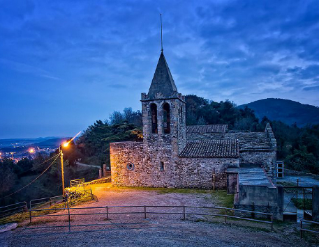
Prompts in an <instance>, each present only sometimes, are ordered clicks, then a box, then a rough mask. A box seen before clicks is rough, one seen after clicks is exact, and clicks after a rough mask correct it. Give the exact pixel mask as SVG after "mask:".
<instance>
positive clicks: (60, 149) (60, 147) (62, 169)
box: [59, 142, 70, 197]
mask: <svg viewBox="0 0 319 247" xmlns="http://www.w3.org/2000/svg"><path fill="white" fill-rule="evenodd" d="M69 143H70V142H64V143H62V145H60V146H59V153H60V158H61V175H62V191H63V197H64V196H65V191H64V165H63V152H62V146H63V147H65V148H66V147H68V146H69Z"/></svg>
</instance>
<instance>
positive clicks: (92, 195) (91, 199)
mask: <svg viewBox="0 0 319 247" xmlns="http://www.w3.org/2000/svg"><path fill="white" fill-rule="evenodd" d="M90 190H91V200H93V199H94V197H93V192H92V188H90Z"/></svg>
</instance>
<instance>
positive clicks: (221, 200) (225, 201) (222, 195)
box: [212, 190, 234, 208]
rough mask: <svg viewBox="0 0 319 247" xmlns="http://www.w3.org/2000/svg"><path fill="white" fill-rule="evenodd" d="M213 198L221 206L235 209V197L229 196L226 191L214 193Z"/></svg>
mask: <svg viewBox="0 0 319 247" xmlns="http://www.w3.org/2000/svg"><path fill="white" fill-rule="evenodd" d="M212 196H213V198H214V199H216V200H217V202H218V204H219V206H221V207H226V208H233V206H234V195H228V194H227V191H226V190H216V191H213V192H212Z"/></svg>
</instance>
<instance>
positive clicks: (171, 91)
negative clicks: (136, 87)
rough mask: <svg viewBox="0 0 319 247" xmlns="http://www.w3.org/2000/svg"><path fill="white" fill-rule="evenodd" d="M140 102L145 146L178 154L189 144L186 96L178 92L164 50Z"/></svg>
mask: <svg viewBox="0 0 319 247" xmlns="http://www.w3.org/2000/svg"><path fill="white" fill-rule="evenodd" d="M141 101H142V114H143V140H144V147H145V148H147V149H148V150H150V149H154V148H155V149H156V150H166V151H167V152H172V155H174V154H177V155H178V154H179V153H180V152H181V151H182V149H183V148H184V147H185V144H186V116H185V113H186V106H185V97H184V96H182V94H180V93H178V91H177V88H176V85H175V82H174V80H173V77H172V75H171V72H170V69H169V67H168V64H167V62H166V59H165V56H164V53H163V51H161V54H160V57H159V60H158V63H157V67H156V70H155V73H154V77H153V80H152V83H151V86H150V88H149V91H148V93H147V94H145V93H142V99H141Z"/></svg>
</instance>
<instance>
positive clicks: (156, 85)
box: [148, 52, 177, 98]
mask: <svg viewBox="0 0 319 247" xmlns="http://www.w3.org/2000/svg"><path fill="white" fill-rule="evenodd" d="M176 93H177V88H176V85H175V82H174V80H173V77H172V74H171V71H170V69H169V67H168V64H167V62H166V59H165V56H164V53H163V52H161V55H160V57H159V59H158V63H157V66H156V70H155V73H154V77H153V80H152V84H151V86H150V89H149V91H148V97H150V98H159V97H160V98H162V97H164V98H170V97H174V96H175V95H176Z"/></svg>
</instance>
